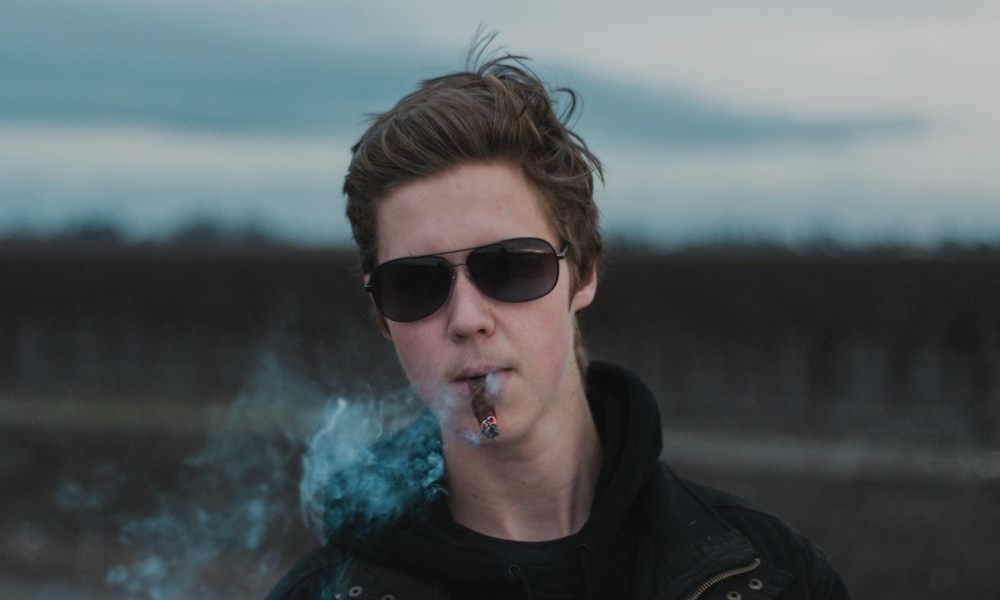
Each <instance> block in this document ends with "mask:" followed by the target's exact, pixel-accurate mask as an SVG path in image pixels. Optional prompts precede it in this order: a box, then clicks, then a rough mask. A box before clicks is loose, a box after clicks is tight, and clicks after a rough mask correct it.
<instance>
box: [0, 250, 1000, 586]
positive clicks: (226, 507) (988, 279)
mask: <svg viewBox="0 0 1000 600" xmlns="http://www.w3.org/2000/svg"><path fill="white" fill-rule="evenodd" d="M609 259H610V260H609V261H608V263H609V264H608V265H607V267H608V268H607V271H606V273H605V276H604V279H603V280H602V283H601V286H600V290H599V293H598V302H597V303H596V304H595V305H594V306H593V307H591V308H590V309H588V311H587V313H586V314H585V316H584V320H583V330H584V335H585V337H586V338H587V340H588V345H589V347H590V348H591V351H592V354H593V356H594V358H598V359H609V360H613V361H615V362H620V363H622V364H625V365H628V366H630V367H631V368H633V369H634V370H635V371H637V372H638V373H639V374H640V375H642V376H643V377H644V378H645V379H646V381H647V382H648V383H649V384H650V386H651V387H652V388H653V389H654V391H655V392H656V393H657V394H658V395H659V397H660V398H661V409H662V411H663V414H664V426H665V428H666V432H667V438H666V439H667V448H666V451H665V454H666V456H667V458H668V460H670V461H671V463H672V464H674V465H675V467H676V468H678V470H680V471H682V472H684V473H686V474H688V475H691V476H694V477H696V478H699V479H702V480H705V481H707V482H710V483H715V484H718V485H721V486H723V487H726V488H729V489H732V490H734V491H737V492H741V493H744V494H746V495H748V496H750V497H752V498H754V499H755V500H757V501H758V502H759V503H761V504H763V505H764V506H766V507H768V508H771V509H773V510H775V511H776V512H778V513H780V514H781V515H783V516H784V517H785V518H787V519H788V520H789V521H790V522H792V523H793V524H794V525H795V526H796V527H798V528H799V529H801V530H802V531H804V532H805V533H806V534H808V535H809V536H810V537H812V538H813V539H815V540H816V541H817V542H818V543H820V544H821V545H822V546H823V547H824V548H826V549H827V551H828V552H829V553H830V555H831V558H832V559H833V561H834V563H835V564H836V565H837V566H838V567H839V568H840V570H841V571H842V572H843V574H844V575H845V577H846V578H847V579H848V582H849V584H850V586H851V587H852V591H853V592H854V595H855V597H858V598H898V597H906V596H910V597H922V598H958V597H969V596H978V597H991V595H994V590H993V587H994V586H993V581H992V580H993V578H994V577H995V573H996V571H997V568H998V567H1000V542H998V541H997V538H1000V536H997V535H995V532H997V531H1000V510H998V508H1000V502H998V501H1000V466H998V464H1000V431H998V428H1000V253H997V252H996V251H995V249H979V250H976V249H961V248H945V249H940V250H938V251H935V252H914V251H912V250H906V251H904V250H901V249H875V250H869V251H867V252H847V251H842V250H840V249H830V248H814V249H813V250H812V251H811V252H807V253H801V252H798V253H796V252H790V251H787V250H784V249H776V248H760V247H757V248H749V249H748V248H702V249H700V250H698V251H692V250H689V251H686V252H674V253H671V254H663V253H648V252H644V251H641V249H637V248H625V247H615V248H612V250H611V251H610V252H609ZM352 265H353V255H352V254H351V253H350V252H340V251H335V250H301V249H295V248H289V247H281V246H272V245H268V244H266V243H259V244H256V245H255V246H253V247H251V248H248V247H247V246H245V245H244V246H239V247H231V246H225V245H219V244H215V245H198V244H188V245H185V246H179V245H124V244H120V243H80V242H62V243H53V242H49V243H39V242H23V241H22V242H12V241H7V242H5V243H3V244H2V245H0V282H2V283H0V440H2V441H0V486H2V488H0V489H2V490H3V492H2V501H0V502H2V508H0V514H2V516H0V598H3V599H4V600H6V599H7V598H61V597H69V596H71V597H77V598H90V597H93V598H106V597H131V598H154V597H157V596H155V595H154V594H157V593H158V594H161V595H160V596H159V597H164V598H186V597H208V598H215V597H218V598H243V597H262V596H263V593H264V592H265V591H266V590H265V588H268V587H269V586H270V585H271V584H272V583H273V581H274V580H275V579H276V578H277V577H278V576H279V575H280V573H281V572H282V570H283V569H284V568H285V567H286V566H287V564H288V563H289V562H290V561H292V560H294V559H295V558H296V557H297V556H298V555H300V554H301V553H302V552H303V551H304V550H305V549H306V548H308V547H309V546H310V545H312V544H314V543H315V542H316V537H315V535H314V534H313V533H312V532H311V531H309V530H308V528H307V527H306V526H305V525H303V522H302V519H301V517H300V515H299V507H298V483H299V480H300V478H301V454H302V451H303V448H304V445H305V443H306V440H307V438H308V435H309V432H310V431H314V430H315V429H316V427H317V426H318V424H319V423H320V420H321V419H322V416H323V410H324V406H325V405H326V404H327V402H328V400H329V399H330V398H331V397H334V396H344V397H348V398H371V397H375V398H378V397H382V396H386V395H391V394H394V393H396V392H397V391H398V390H399V389H401V387H402V386H403V381H402V378H401V375H400V374H399V372H398V370H397V368H396V366H395V363H394V360H395V359H394V356H393V354H392V350H391V348H390V347H389V346H388V344H387V343H385V342H384V341H383V340H382V339H381V338H380V337H379V336H378V334H377V332H376V331H375V330H374V328H373V327H372V326H371V325H370V323H369V318H368V315H367V312H366V311H367V305H366V303H367V300H366V298H364V297H363V295H362V294H361V292H360V289H359V286H357V284H356V279H355V278H354V276H353V275H352V273H351V268H352Z"/></svg>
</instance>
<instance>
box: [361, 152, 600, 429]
mask: <svg viewBox="0 0 1000 600" xmlns="http://www.w3.org/2000/svg"><path fill="white" fill-rule="evenodd" d="M540 202H541V201H540V197H539V192H538V191H537V190H536V189H535V188H534V186H533V185H532V184H531V183H530V182H528V180H527V179H525V177H524V176H523V174H522V173H521V172H520V171H519V170H517V169H515V168H513V167H511V166H509V165H507V164H506V163H499V162H498V163H489V164H470V165H463V166H460V167H458V168H456V169H453V170H451V171H448V172H446V173H444V174H441V175H438V176H435V177H430V178H428V179H423V180H420V181H416V182H413V183H410V184H407V185H404V186H401V187H399V188H396V189H395V190H394V191H393V192H392V193H390V194H389V195H388V196H387V197H386V198H384V199H383V200H382V201H381V203H380V205H379V208H378V215H377V218H378V248H379V251H378V257H377V259H378V262H379V264H381V263H382V262H385V261H387V260H391V259H395V258H401V257H405V256H419V255H426V254H440V253H444V252H448V251H450V250H455V249H459V248H471V247H477V246H482V245H486V244H490V243H493V242H497V241H500V240H506V239H511V238H519V237H536V238H542V239H544V240H546V241H548V242H549V243H550V244H551V245H552V246H553V247H554V248H556V249H557V250H560V249H561V247H562V246H563V244H564V240H560V239H558V237H557V235H556V233H555V231H554V229H553V228H552V226H551V225H550V224H549V223H548V221H547V219H546V218H545V216H544V214H543V213H542V209H541V204H540ZM466 255H467V253H465V252H462V253H455V254H447V255H445V258H447V260H448V262H449V263H452V264H459V263H464V262H465V257H466ZM559 269H560V272H559V281H558V283H557V284H556V287H555V289H554V290H552V292H551V293H549V294H548V295H546V296H544V297H542V298H539V299H537V300H532V301H530V302H524V303H505V302H500V301H497V300H493V299H491V298H489V297H487V296H485V295H483V294H482V293H481V292H480V291H479V290H478V289H477V288H476V287H475V285H474V284H473V283H472V282H471V281H470V279H469V277H468V273H467V272H466V270H465V267H457V268H455V269H454V274H455V282H454V285H453V288H452V290H451V295H450V296H449V298H448V300H447V301H446V303H445V304H444V306H442V307H441V308H440V309H438V310H437V311H436V312H435V313H433V314H432V315H430V316H429V317H426V318H424V319H421V320H419V321H415V322H412V323H397V322H393V321H389V322H388V335H389V337H390V338H391V339H392V341H393V343H394V344H395V346H396V352H397V354H398V355H399V359H400V362H401V363H402V366H403V370H404V371H405V372H406V375H407V377H408V378H409V380H410V382H411V383H412V384H413V386H414V388H415V389H416V391H417V393H418V394H419V395H420V397H421V398H422V399H423V401H424V402H425V403H426V404H427V405H428V406H429V407H430V408H431V410H433V411H434V412H435V413H436V414H437V416H438V418H439V419H440V420H441V422H442V424H443V428H442V429H443V432H444V433H445V434H446V435H447V434H449V432H450V433H453V434H455V435H456V436H462V437H466V436H468V434H469V433H470V432H478V430H479V427H478V423H477V421H476V419H475V417H474V416H473V414H472V410H471V408H470V398H469V389H468V378H470V377H475V376H481V375H485V374H492V375H491V377H490V380H491V387H494V386H495V387H496V388H497V393H496V396H495V397H494V398H493V399H492V401H493V404H494V405H495V406H496V410H497V418H498V419H499V422H500V431H501V435H500V437H499V438H497V439H496V440H493V441H491V442H490V443H493V444H495V443H500V444H502V443H505V442H511V441H515V440H517V439H519V438H521V437H522V436H524V435H529V434H531V433H532V432H533V431H534V432H539V431H540V430H541V431H544V430H546V429H552V428H553V426H555V424H556V423H557V422H558V421H559V419H560V416H561V415H563V414H564V413H563V412H562V411H563V410H580V409H581V407H580V406H579V405H578V404H575V402H576V401H578V400H579V398H574V396H582V394H583V389H582V382H581V379H580V374H579V371H578V369H577V366H576V362H575V355H574V351H573V342H574V340H573V335H574V334H573V331H574V319H575V316H574V314H575V312H576V311H577V310H579V309H581V308H583V307H585V306H587V305H588V304H590V302H591V300H592V299H593V296H594V291H595V289H596V285H597V284H596V277H590V278H589V280H588V281H586V282H585V283H584V284H583V285H581V286H580V289H578V290H577V291H576V293H574V294H572V297H571V294H570V274H569V268H568V266H567V265H566V264H565V261H559ZM546 425H548V427H546Z"/></svg>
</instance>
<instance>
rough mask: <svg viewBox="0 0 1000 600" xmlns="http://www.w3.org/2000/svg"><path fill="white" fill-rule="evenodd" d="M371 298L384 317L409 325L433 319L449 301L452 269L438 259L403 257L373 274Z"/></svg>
mask: <svg viewBox="0 0 1000 600" xmlns="http://www.w3.org/2000/svg"><path fill="white" fill-rule="evenodd" d="M371 284H372V297H373V298H374V299H375V305H376V306H378V309H379V310H380V311H381V312H382V314H383V315H384V316H385V318H387V319H389V320H391V321H399V322H402V323H408V322H411V321H419V320H420V319H423V318H424V317H427V316H430V315H431V314H433V313H434V311H436V310H437V309H439V308H441V306H442V305H443V304H444V303H445V301H446V300H447V299H448V294H449V293H450V292H451V269H449V268H448V263H447V261H445V260H444V259H443V258H441V257H439V256H423V257H417V258H403V259H399V260H393V261H389V262H386V263H382V264H381V265H379V267H378V268H377V269H375V271H374V272H373V273H372V277H371Z"/></svg>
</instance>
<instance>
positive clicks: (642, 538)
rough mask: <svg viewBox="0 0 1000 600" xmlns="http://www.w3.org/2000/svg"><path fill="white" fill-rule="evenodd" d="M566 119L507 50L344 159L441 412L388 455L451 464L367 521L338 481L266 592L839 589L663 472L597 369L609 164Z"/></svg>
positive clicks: (649, 405) (632, 392) (717, 498)
mask: <svg viewBox="0 0 1000 600" xmlns="http://www.w3.org/2000/svg"><path fill="white" fill-rule="evenodd" d="M571 97H572V96H571ZM569 112H572V110H570V111H569ZM568 116H569V115H567V116H566V117H567V118H568ZM565 120H566V119H565V118H564V119H563V120H560V119H559V118H558V117H557V115H556V113H555V111H554V110H553V106H552V101H551V96H550V94H549V92H548V91H547V89H546V88H545V86H544V85H543V84H542V83H541V82H540V81H539V80H538V79H537V78H536V77H535V76H534V75H533V74H532V73H531V72H530V71H528V70H527V69H525V68H524V66H523V62H522V61H520V60H518V59H516V58H514V57H510V56H507V57H503V58H501V59H497V60H493V61H490V62H487V63H486V64H483V65H482V66H480V67H478V68H476V69H475V70H473V71H470V72H463V73H454V74H450V75H446V76H444V77H440V78H437V79H433V80H430V81H427V82H425V83H423V84H422V85H421V86H420V88H419V89H418V90H417V91H416V92H414V93H412V94H411V95H409V96H407V97H406V98H403V99H402V100H401V101H400V102H399V103H398V104H397V105H396V106H395V107H394V108H393V109H391V110H390V111H388V112H386V113H384V114H381V115H378V116H377V117H376V118H375V119H374V121H373V123H372V124H371V126H370V128H369V129H368V130H367V131H366V132H365V133H364V135H363V136H362V137H361V140H360V141H359V142H358V143H357V145H356V146H355V147H354V149H353V153H354V154H353V160H352V162H351V166H350V168H349V171H348V174H347V178H346V182H345V185H344V190H345V193H346V195H347V198H348V207H347V214H348V217H349V218H350V221H351V225H352V227H353V233H354V238H355V241H356V242H357V243H358V245H359V248H360V253H361V265H362V271H363V273H364V283H365V288H366V290H367V291H368V292H369V293H370V294H371V298H372V301H373V303H374V306H375V307H376V315H377V319H378V322H379V326H380V327H381V329H382V331H383V333H384V334H385V335H386V337H388V338H389V339H390V340H391V341H392V343H393V344H394V345H395V348H396V351H397V353H398V356H399V360H400V362H401V364H402V367H403V369H404V371H405V373H406V375H407V377H408V378H409V380H410V382H411V384H412V385H413V388H414V389H415V391H416V393H417V394H418V395H419V397H420V398H421V399H422V400H423V402H424V403H425V404H426V406H427V407H428V409H429V412H428V414H427V415H426V416H425V418H423V419H421V420H420V421H418V423H417V424H415V425H414V426H413V428H414V430H419V427H420V424H421V423H423V424H424V425H427V426H429V429H426V430H425V433H421V434H416V435H415V434H413V433H412V430H411V431H410V432H406V433H405V434H404V435H396V436H390V438H389V439H388V440H386V441H385V442H384V443H381V444H382V447H383V448H395V451H397V452H398V450H399V449H400V448H402V449H403V450H404V452H411V453H412V455H413V456H414V457H426V456H427V455H428V453H430V454H431V455H434V456H437V455H440V456H442V457H443V465H444V468H443V471H442V472H439V473H437V479H436V481H435V484H434V486H435V487H433V490H434V491H436V493H435V492H432V493H428V494H425V495H418V496H415V498H417V497H419V499H415V500H413V501H410V502H408V503H407V504H406V505H405V507H404V508H403V509H401V510H399V511H398V512H396V513H394V514H393V515H392V516H391V518H382V519H374V520H373V519H371V518H369V517H366V516H364V515H354V514H351V508H350V506H355V505H353V504H351V503H350V502H347V503H346V505H347V506H348V508H346V509H345V508H344V504H343V503H342V502H341V500H344V498H343V496H342V494H341V493H340V492H339V487H338V483H337V480H336V478H335V481H334V482H332V483H331V486H330V488H329V490H330V494H329V498H328V511H329V512H330V513H331V514H337V515H338V518H337V519H332V520H331V519H328V520H327V524H328V527H327V531H326V534H327V536H328V542H327V543H326V544H325V545H324V546H323V547H321V548H319V549H317V550H316V551H314V552H313V553H312V554H310V555H309V556H307V557H306V558H305V559H304V560H303V561H302V562H301V563H299V565H297V566H296V567H295V568H294V569H293V570H292V571H291V572H290V573H289V574H288V575H286V576H285V578H284V579H283V580H282V582H281V583H279V585H278V587H277V588H276V589H275V590H274V591H272V593H271V595H270V596H269V598H274V599H279V598H280V599H299V598H328V599H336V598H344V599H346V598H382V599H390V598H397V599H398V600H411V599H424V598H426V599H431V598H435V599H459V598H463V599H464V598H476V599H490V598H536V599H541V598H552V599H556V598H560V599H563V598H566V599H568V598H588V599H589V598H664V599H672V598H678V599H681V598H728V599H730V600H739V599H741V598H742V599H750V598H831V599H832V598H838V599H839V598H846V597H847V593H846V591H845V589H844V586H843V584H842V582H841V580H840V578H839V577H838V575H837V574H836V573H835V572H834V571H833V569H832V568H831V566H830V565H829V563H828V562H827V560H826V558H825V557H824V556H823V554H822V553H821V552H820V551H819V550H818V549H817V548H816V547H815V546H814V545H812V544H811V543H810V542H809V541H808V540H806V539H804V538H803V537H802V536H801V535H799V534H797V533H796V532H795V531H794V530H792V529H791V528H790V527H789V526H788V525H786V524H785V523H783V522H782V521H781V520H779V519H777V518H776V517H773V516H771V515H768V514H767V513H764V512H762V511H761V510H760V509H758V508H756V507H754V506H753V505H752V504H750V503H749V502H747V501H745V500H742V499H740V498H737V497H734V496H732V495H729V494H726V493H724V492H720V491H717V490H713V489H709V488H706V487H703V486H700V485H697V484H694V483H692V482H690V481H686V480H684V479H683V478H680V477H678V476H677V475H675V474H674V473H673V472H671V471H670V470H669V468H667V467H666V466H665V465H663V464H662V463H660V462H659V454H660V450H661V439H660V435H661V429H660V420H659V415H658V412H657V404H656V401H655V399H654V398H653V397H652V396H651V394H650V392H649V391H648V390H647V389H646V387H645V386H644V385H643V384H642V383H641V382H640V381H639V380H638V379H637V378H636V377H635V376H633V375H631V374H630V373H628V372H627V371H625V370H623V369H621V368H617V367H613V366H610V365H603V364H594V365H589V364H588V361H587V357H586V354H585V352H584V351H583V346H582V343H581V340H580V335H579V331H578V328H577V312H578V311H580V310H582V309H583V308H585V307H586V306H588V305H589V304H590V303H591V302H592V301H593V299H594V296H595V293H596V291H597V287H598V285H597V284H598V274H597V266H598V263H599V261H600V257H601V250H602V242H601V238H600V234H599V231H598V223H597V220H598V217H597V215H598V213H597V209H596V207H595V205H594V201H593V176H594V174H595V173H596V174H597V175H598V176H600V163H599V162H598V160H597V158H596V157H595V156H594V155H593V154H591V152H590V151H589V150H588V149H587V146H586V145H585V144H584V142H583V141H582V140H581V139H580V138H579V137H578V136H576V134H574V133H573V132H572V131H570V130H569V129H568V128H567V126H566V125H565V124H564V123H565ZM427 432H429V433H427ZM497 434H498V435H497ZM425 445H426V447H424V446H425ZM373 456H379V454H378V453H376V454H374V455H373ZM359 468H361V467H359ZM367 468H368V469H378V468H379V464H378V461H377V460H376V461H374V464H372V463H369V466H368V467H367ZM418 471H420V470H419V469H417V468H414V469H413V470H412V471H409V470H407V469H402V470H397V472H398V473H402V475H400V476H398V477H397V479H398V483H399V485H401V486H404V487H406V486H410V487H412V483H413V481H412V480H415V479H418V478H419V476H418ZM420 473H422V474H423V475H426V474H427V471H426V469H425V470H424V471H420ZM389 477H392V476H389Z"/></svg>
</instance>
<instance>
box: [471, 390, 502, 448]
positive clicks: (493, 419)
mask: <svg viewBox="0 0 1000 600" xmlns="http://www.w3.org/2000/svg"><path fill="white" fill-rule="evenodd" d="M469 393H470V394H472V414H474V415H476V420H477V421H479V429H480V431H481V432H482V434H483V437H485V438H486V439H488V440H492V439H493V438H495V437H496V436H498V435H500V427H499V426H498V425H497V409H496V408H494V407H493V405H492V404H490V402H489V400H487V399H486V377H485V376H483V377H472V378H470V379H469Z"/></svg>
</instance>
